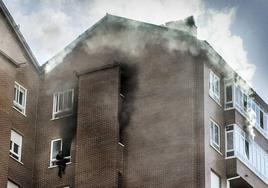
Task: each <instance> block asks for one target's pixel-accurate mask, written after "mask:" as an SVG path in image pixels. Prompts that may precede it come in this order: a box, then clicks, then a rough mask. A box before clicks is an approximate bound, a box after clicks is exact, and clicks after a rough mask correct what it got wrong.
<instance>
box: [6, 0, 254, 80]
mask: <svg viewBox="0 0 268 188" xmlns="http://www.w3.org/2000/svg"><path fill="white" fill-rule="evenodd" d="M5 2H6V3H7V5H8V8H9V9H10V11H11V13H12V15H13V16H14V17H15V20H16V21H17V22H18V23H19V24H21V29H22V32H23V33H24V35H25V37H26V39H27V40H28V41H29V44H30V46H31V47H32V49H33V51H34V52H35V54H36V56H37V57H38V59H39V61H40V62H44V61H45V60H47V59H49V58H50V57H52V55H53V54H55V53H56V52H58V51H60V50H61V49H63V47H64V46H66V44H68V43H69V42H71V41H72V40H73V39H74V38H75V37H76V36H77V35H79V34H80V33H82V32H83V31H84V30H86V29H87V28H89V27H90V26H91V25H92V24H94V23H95V22H96V21H98V20H99V19H100V18H101V17H103V16H104V15H105V13H106V12H108V13H111V14H114V15H119V16H123V17H128V18H131V19H136V20H140V21H145V22H149V23H154V24H159V25H160V24H164V23H165V22H168V21H174V20H180V19H184V18H185V17H187V16H190V15H193V16H194V17H195V19H196V24H197V26H198V37H199V38H201V39H205V40H207V41H208V42H209V43H210V44H211V45H212V46H213V47H214V48H215V50H216V51H218V52H219V54H220V55H221V56H222V57H223V58H224V59H225V60H226V61H227V63H228V64H230V65H231V66H232V67H233V68H234V69H235V70H236V71H237V72H238V73H239V74H240V75H241V76H242V77H243V78H244V79H246V80H247V81H249V82H251V80H252V77H253V75H254V72H255V67H254V65H252V64H250V63H249V61H248V58H247V52H246V50H245V48H244V45H243V40H242V38H240V37H239V36H235V35H233V34H232V32H231V30H230V28H231V25H232V23H233V21H234V18H235V14H236V11H235V8H229V9H225V10H222V11H216V10H212V9H206V8H205V6H204V3H203V1H202V0H187V1H178V0H143V1H140V0H129V1H124V0H114V1H107V0H80V1H75V0H54V1H52V0H48V1H40V0H39V1H34V0H28V1H23V0H10V1H8V2H7V1H5ZM21 7H22V8H21ZM18 10H21V11H18ZM33 28H34V32H33Z"/></svg>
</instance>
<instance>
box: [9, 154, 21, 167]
mask: <svg viewBox="0 0 268 188" xmlns="http://www.w3.org/2000/svg"><path fill="white" fill-rule="evenodd" d="M9 157H10V158H11V159H13V160H14V161H16V162H18V163H20V164H21V165H24V164H23V163H22V162H21V161H19V160H18V159H16V158H14V157H12V156H11V155H9Z"/></svg>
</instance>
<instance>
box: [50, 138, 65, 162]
mask: <svg viewBox="0 0 268 188" xmlns="http://www.w3.org/2000/svg"><path fill="white" fill-rule="evenodd" d="M59 140H60V150H62V139H61V138H57V139H54V140H51V143H50V160H49V161H50V162H49V164H50V165H49V166H50V167H53V166H57V165H53V162H55V161H56V160H57V159H56V158H55V159H53V158H52V156H53V143H54V142H57V141H59Z"/></svg>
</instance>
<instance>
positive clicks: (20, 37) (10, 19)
mask: <svg viewBox="0 0 268 188" xmlns="http://www.w3.org/2000/svg"><path fill="white" fill-rule="evenodd" d="M0 8H1V10H2V11H3V13H4V16H5V17H6V18H7V21H8V23H9V25H10V26H11V28H12V29H13V31H14V33H15V35H16V36H17V38H18V40H19V41H20V43H21V44H22V47H23V48H24V50H25V51H26V54H27V56H28V57H29V58H30V60H31V61H32V63H33V65H34V67H35V68H36V70H37V71H38V72H39V73H40V72H41V68H40V66H39V64H38V61H37V59H36V57H35V56H34V55H33V52H32V50H31V49H30V47H29V45H28V44H27V42H26V40H25V38H24V37H23V35H22V33H21V32H20V30H19V29H18V27H17V24H16V22H15V21H14V19H13V17H12V16H11V14H10V12H9V11H8V9H7V7H6V6H5V4H4V2H3V1H2V0H0Z"/></svg>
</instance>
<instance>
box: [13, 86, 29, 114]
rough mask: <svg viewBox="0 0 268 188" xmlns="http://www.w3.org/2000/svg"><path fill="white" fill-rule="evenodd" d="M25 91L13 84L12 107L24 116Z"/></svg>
mask: <svg viewBox="0 0 268 188" xmlns="http://www.w3.org/2000/svg"><path fill="white" fill-rule="evenodd" d="M26 97H27V89H25V88H24V87H22V86H21V85H20V84H18V83H17V82H15V86H14V99H13V105H14V108H15V109H16V110H18V111H19V112H21V113H22V114H24V115H25V111H26Z"/></svg>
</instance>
